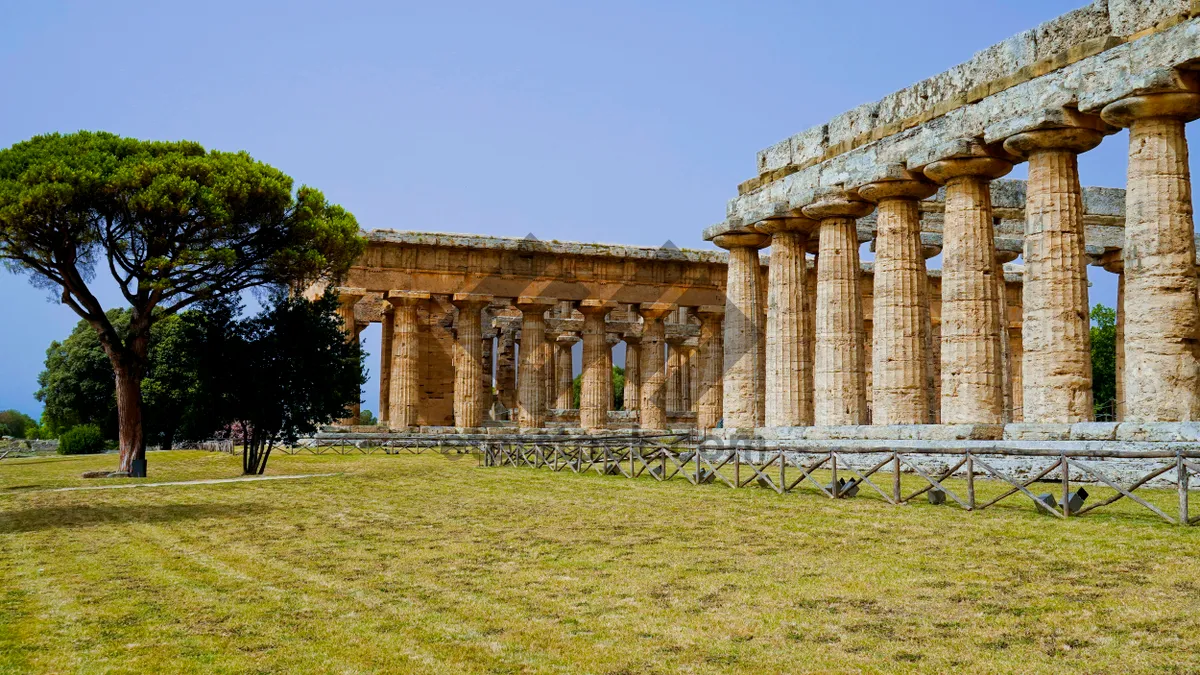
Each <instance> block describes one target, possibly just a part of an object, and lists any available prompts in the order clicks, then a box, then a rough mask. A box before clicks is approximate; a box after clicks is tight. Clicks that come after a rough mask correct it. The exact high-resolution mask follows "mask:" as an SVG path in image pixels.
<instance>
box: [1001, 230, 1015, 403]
mask: <svg viewBox="0 0 1200 675" xmlns="http://www.w3.org/2000/svg"><path fill="white" fill-rule="evenodd" d="M1016 259H1017V254H1016V253H1014V252H1012V251H996V302H998V303H1000V306H999V308H998V309H997V312H998V313H999V314H1000V396H1001V398H1002V399H1003V401H1004V412H1003V417H1002V419H1003V420H1004V422H1005V424H1007V423H1009V422H1012V421H1013V400H1014V397H1013V383H1014V380H1013V372H1014V370H1015V369H1014V368H1013V353H1012V337H1011V335H1010V334H1009V332H1008V281H1007V280H1006V279H1005V278H1004V276H1005V274H1004V265H1006V264H1007V263H1010V262H1012V261H1014V260H1016Z"/></svg>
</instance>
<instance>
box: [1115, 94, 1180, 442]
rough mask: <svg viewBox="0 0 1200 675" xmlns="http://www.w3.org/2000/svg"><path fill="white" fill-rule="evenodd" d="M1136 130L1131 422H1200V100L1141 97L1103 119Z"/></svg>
mask: <svg viewBox="0 0 1200 675" xmlns="http://www.w3.org/2000/svg"><path fill="white" fill-rule="evenodd" d="M1101 115H1102V117H1103V118H1104V121H1105V122H1108V123H1109V124H1113V125H1115V126H1119V127H1127V128H1128V129H1129V177H1128V181H1127V185H1126V187H1125V250H1124V269H1125V274H1124V278H1125V289H1124V290H1125V298H1124V299H1125V301H1126V302H1127V303H1128V305H1129V306H1130V307H1134V308H1136V311H1134V312H1130V313H1128V314H1126V315H1125V316H1124V317H1123V318H1125V319H1126V323H1125V326H1124V343H1125V344H1124V347H1125V350H1124V351H1125V364H1124V365H1125V378H1124V383H1123V384H1124V389H1125V391H1124V394H1125V419H1127V420H1129V421H1131V422H1180V421H1191V420H1197V419H1200V308H1198V307H1197V299H1196V292H1197V289H1196V283H1197V282H1196V244H1195V239H1194V236H1195V233H1194V223H1193V220H1192V187H1191V175H1190V172H1189V168H1188V147H1187V136H1186V135H1185V133H1184V126H1185V124H1186V122H1188V121H1191V120H1194V119H1196V118H1198V117H1200V94H1196V93H1191V92H1168V93H1156V94H1147V95H1144V96H1134V97H1131V98H1127V99H1125V100H1122V101H1118V102H1116V103H1113V104H1110V105H1108V106H1107V107H1105V108H1104V110H1103V111H1102V112H1101Z"/></svg>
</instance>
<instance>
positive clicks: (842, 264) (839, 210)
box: [804, 194, 872, 425]
mask: <svg viewBox="0 0 1200 675" xmlns="http://www.w3.org/2000/svg"><path fill="white" fill-rule="evenodd" d="M871 210H872V205H871V204H869V203H868V202H865V201H861V200H858V199H856V198H852V197H851V196H849V195H843V194H834V195H830V196H827V197H824V198H822V199H820V200H818V201H817V202H815V203H813V204H810V205H809V206H807V207H805V208H804V215H806V216H808V217H809V218H812V219H813V220H817V221H820V223H821V225H820V229H819V233H820V234H819V236H820V241H819V245H820V256H821V266H820V268H819V269H818V271H817V307H816V354H815V355H814V356H815V358H814V369H813V372H814V377H813V388H814V393H815V402H814V420H813V421H814V423H815V424H818V425H846V424H865V423H866V421H867V380H866V362H865V360H864V358H865V354H864V342H865V341H866V336H865V334H864V327H863V306H862V267H861V265H860V263H859V259H858V227H857V224H856V222H855V221H856V220H857V219H858V218H861V217H863V216H865V215H867V214H868V213H870V212H871Z"/></svg>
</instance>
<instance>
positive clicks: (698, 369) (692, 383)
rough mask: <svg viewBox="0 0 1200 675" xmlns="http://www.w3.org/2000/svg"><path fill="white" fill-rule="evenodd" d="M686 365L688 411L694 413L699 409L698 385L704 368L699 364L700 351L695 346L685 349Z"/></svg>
mask: <svg viewBox="0 0 1200 675" xmlns="http://www.w3.org/2000/svg"><path fill="white" fill-rule="evenodd" d="M687 363H688V371H687V372H688V410H689V411H691V412H694V413H698V412H699V410H698V409H699V407H700V383H701V381H702V380H701V378H702V377H703V376H704V366H703V364H701V362H700V349H699V347H697V346H695V345H688V347H687Z"/></svg>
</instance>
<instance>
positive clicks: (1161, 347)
mask: <svg viewBox="0 0 1200 675" xmlns="http://www.w3.org/2000/svg"><path fill="white" fill-rule="evenodd" d="M1197 17H1200V4H1197V3H1195V2H1189V0H1152V1H1151V0H1097V1H1096V2H1094V3H1092V4H1091V5H1089V6H1087V7H1084V8H1082V9H1079V10H1076V11H1074V12H1071V13H1069V14H1066V15H1064V16H1061V17H1059V18H1057V19H1055V20H1053V21H1050V22H1047V23H1045V24H1043V25H1041V26H1038V27H1037V28H1034V29H1032V30H1029V31H1026V32H1024V33H1021V34H1020V35H1017V36H1015V37H1013V38H1011V39H1009V40H1006V41H1004V42H1002V43H1000V44H997V45H994V46H992V47H990V48H988V49H985V50H983V51H981V52H979V53H978V54H976V55H975V56H974V57H973V58H972V59H970V60H969V61H967V62H965V63H963V64H961V65H959V66H956V67H954V68H952V69H950V70H948V71H946V72H944V73H941V74H939V75H936V76H934V77H932V78H929V79H926V80H923V81H921V82H918V83H917V84H915V85H913V86H911V87H908V88H906V89H904V90H901V91H898V92H896V93H894V94H891V95H889V96H886V97H884V98H883V99H881V100H879V101H876V102H873V103H868V104H866V105H862V106H860V107H858V108H855V109H854V110H851V111H849V112H847V113H844V114H842V115H839V116H837V117H835V118H833V119H832V120H830V121H829V122H827V123H826V124H822V125H820V126H817V127H814V128H811V129H808V130H806V131H803V132H801V133H799V134H796V135H795V136H792V137H790V138H787V139H785V140H783V141H782V142H780V143H777V144H775V145H773V146H771V147H770V148H767V149H765V150H763V151H761V152H760V153H758V175H757V176H755V177H754V178H752V179H750V180H748V181H746V182H744V183H742V184H741V185H740V186H738V195H737V197H736V198H734V199H733V200H732V201H730V202H729V205H728V208H727V213H726V219H725V220H724V221H723V222H721V223H720V224H718V225H715V226H713V227H710V228H708V229H707V230H705V232H704V238H705V239H707V240H709V241H712V242H714V243H716V244H717V245H718V246H721V247H722V248H726V249H728V250H729V270H728V275H727V278H728V284H729V287H728V288H727V300H726V321H725V363H724V369H725V372H726V383H727V385H726V387H725V390H724V391H725V400H724V402H723V403H724V419H725V426H726V427H738V428H741V429H760V428H764V427H766V428H773V427H783V426H788V427H792V426H799V425H812V424H815V425H818V426H822V425H825V426H830V425H837V426H848V425H867V424H874V425H912V424H923V423H927V422H930V421H937V422H939V423H941V424H966V425H991V426H992V428H993V429H995V430H994V431H988V432H986V433H987V434H993V435H995V434H999V433H1001V431H1000V430H999V429H1000V427H998V426H997V425H1002V424H1005V423H1009V422H1014V421H1024V422H1025V423H1026V425H1029V424H1033V425H1069V424H1074V423H1087V422H1089V421H1091V420H1093V419H1094V405H1093V403H1094V402H1093V401H1092V394H1091V391H1092V377H1091V375H1092V373H1091V362H1090V353H1089V352H1090V346H1089V321H1088V311H1089V303H1088V281H1087V268H1088V266H1089V265H1094V266H1099V267H1102V268H1103V269H1105V270H1108V271H1109V272H1112V273H1114V274H1117V275H1120V279H1119V283H1118V288H1119V289H1120V291H1119V293H1120V297H1119V299H1118V306H1119V319H1118V321H1119V325H1118V334H1119V336H1120V337H1119V338H1118V344H1119V354H1118V364H1119V370H1120V374H1119V376H1118V399H1119V401H1118V415H1119V416H1121V417H1123V418H1124V419H1127V420H1130V421H1132V422H1183V421H1192V420H1197V419H1198V418H1200V334H1198V332H1197V331H1198V329H1200V307H1198V303H1197V281H1196V269H1197V258H1196V242H1195V235H1194V232H1193V221H1192V205H1191V201H1192V196H1191V179H1190V176H1189V174H1188V161H1187V158H1188V154H1187V140H1186V137H1185V135H1184V129H1185V124H1186V123H1187V122H1190V121H1192V120H1194V119H1196V118H1198V117H1200V18H1197ZM1122 128H1127V129H1129V174H1128V184H1127V186H1126V190H1125V191H1124V192H1122V191H1119V190H1103V189H1087V188H1083V187H1082V186H1081V185H1080V180H1079V172H1078V157H1079V155H1080V154H1082V153H1085V152H1088V151H1089V150H1092V149H1094V148H1095V147H1097V146H1098V145H1099V144H1100V143H1101V142H1102V141H1103V140H1104V138H1105V137H1106V136H1109V135H1112V134H1114V133H1116V132H1117V131H1119V130H1120V129H1122ZM1023 162H1027V163H1028V169H1029V180H1028V182H1027V183H1014V182H1009V181H1003V180H1001V177H1003V176H1004V175H1006V174H1008V173H1009V172H1010V171H1011V170H1012V168H1013V167H1014V166H1015V165H1016V164H1019V163H1023ZM856 235H857V239H856V238H855V237H856ZM859 240H871V241H872V242H873V247H874V251H875V260H874V275H873V284H872V289H871V293H870V295H871V300H872V304H873V309H874V312H873V314H872V315H868V314H867V312H866V311H865V307H864V306H863V303H862V302H861V297H862V286H863V284H864V280H865V279H866V277H865V276H863V275H860V274H859V272H858V270H859V260H858V250H857V247H856V244H857V241H859ZM768 246H769V247H770V251H771V257H772V259H773V260H774V259H777V258H778V259H780V260H782V261H784V262H783V264H780V265H775V264H772V265H771V266H770V272H769V273H768V274H767V276H765V277H764V276H762V275H759V274H758V273H757V270H758V254H757V251H758V250H760V249H762V248H765V247H768ZM803 251H808V253H810V254H812V256H813V258H812V259H810V261H809V262H810V263H813V264H811V265H808V266H807V267H809V269H805V267H806V265H805V264H802V259H803V257H804V253H803ZM936 251H940V253H941V256H942V260H941V270H940V276H939V277H937V278H938V281H939V282H940V283H938V284H930V283H928V281H927V280H926V277H927V272H926V269H925V267H926V262H925V260H926V258H928V257H929V256H930V254H931V253H933V252H936ZM781 255H782V256H783V257H782V258H781V257H780V256H781ZM1017 256H1021V258H1022V260H1021V263H1022V264H1021V275H1020V278H1021V280H1022V282H1023V283H1022V284H1021V289H1020V297H1015V294H1014V293H1012V292H1011V290H1010V286H1011V282H1009V283H1002V282H1001V281H1000V279H1001V277H1002V276H1003V275H1004V273H1003V272H1002V270H1004V269H1006V267H1005V264H1006V263H1007V262H1008V261H1012V260H1014V259H1015V258H1016V257H1017ZM812 268H815V271H816V274H815V276H816V280H815V283H814V282H813V281H812V280H811V276H812V271H813V269H812ZM1007 269H1011V270H1013V271H1016V270H1015V268H1011V267H1010V268H1007ZM931 278H932V274H931ZM762 284H765V285H766V289H765V291H763V290H760V288H759V287H760V286H761V285H762ZM806 286H807V287H814V286H815V293H814V292H811V291H809V292H807V293H806V292H804V291H802V290H801V289H803V288H805V287H806ZM939 297H940V302H939V301H938V300H939ZM814 299H815V300H814ZM1135 306H1136V307H1138V308H1139V309H1138V311H1137V312H1136V313H1133V312H1129V311H1126V309H1127V308H1130V307H1135ZM734 315H736V316H737V319H736V320H732V319H731V317H732V316H734ZM810 315H811V319H810V318H809V317H810ZM872 319H873V320H872ZM760 364H765V365H760ZM1023 374H1024V375H1025V376H1023ZM1031 374H1033V375H1035V376H1029V375H1031ZM731 375H732V377H730V376H731ZM755 378H765V379H766V384H765V390H766V391H767V392H770V393H769V395H767V396H766V397H763V396H762V394H761V393H760V392H762V391H763V389H764V387H763V386H761V385H759V384H758V383H757V382H753V381H754V380H755ZM731 380H732V384H731V383H730V381H731ZM746 382H753V383H752V384H749V385H746V384H744V383H746ZM810 382H811V384H810ZM810 396H811V400H810V398H809V397H810ZM1019 432H1020V430H1019V429H1009V430H1007V431H1005V432H1004V433H1006V434H1008V435H1012V434H1014V433H1018V434H1019ZM862 433H864V434H865V433H869V432H867V431H866V430H864V431H863V432H862ZM1030 433H1031V434H1032V436H1031V437H1037V438H1045V437H1046V433H1048V432H1045V430H1044V429H1043V430H1040V431H1039V430H1033V431H1031V432H1030ZM1006 437H1007V436H1006Z"/></svg>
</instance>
